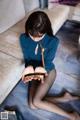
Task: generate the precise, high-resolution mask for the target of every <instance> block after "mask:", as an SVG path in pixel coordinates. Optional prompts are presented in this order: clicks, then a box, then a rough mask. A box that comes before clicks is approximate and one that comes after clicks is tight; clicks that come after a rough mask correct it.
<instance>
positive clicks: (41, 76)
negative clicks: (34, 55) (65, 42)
mask: <svg viewBox="0 0 80 120" xmlns="http://www.w3.org/2000/svg"><path fill="white" fill-rule="evenodd" d="M35 73H44V74H45V76H47V75H48V74H47V71H46V70H45V69H44V68H43V67H36V68H35ZM36 77H37V78H38V80H41V83H44V76H43V75H38V76H36Z"/></svg>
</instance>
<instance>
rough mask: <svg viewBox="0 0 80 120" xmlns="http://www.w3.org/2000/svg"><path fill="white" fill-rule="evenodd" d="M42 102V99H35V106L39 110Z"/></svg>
mask: <svg viewBox="0 0 80 120" xmlns="http://www.w3.org/2000/svg"><path fill="white" fill-rule="evenodd" d="M40 102H41V100H40V99H36V98H34V99H33V105H34V106H36V107H37V108H38V106H39V104H40Z"/></svg>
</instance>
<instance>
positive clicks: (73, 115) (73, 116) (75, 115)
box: [69, 112, 80, 120]
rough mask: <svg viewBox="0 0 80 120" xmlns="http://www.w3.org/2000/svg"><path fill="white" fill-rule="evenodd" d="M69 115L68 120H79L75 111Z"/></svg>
mask: <svg viewBox="0 0 80 120" xmlns="http://www.w3.org/2000/svg"><path fill="white" fill-rule="evenodd" d="M69 115H70V117H71V118H70V120H80V116H79V115H78V114H77V113H76V112H74V113H70V114H69Z"/></svg>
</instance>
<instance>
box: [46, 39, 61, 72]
mask: <svg viewBox="0 0 80 120" xmlns="http://www.w3.org/2000/svg"><path fill="white" fill-rule="evenodd" d="M58 43H59V40H58V39H57V38H56V37H55V38H54V39H53V40H52V42H51V43H50V45H49V48H48V52H47V53H46V57H45V59H44V60H45V69H46V70H47V72H49V71H50V70H52V69H55V66H54V63H53V60H54V58H55V55H56V51H57V47H58Z"/></svg>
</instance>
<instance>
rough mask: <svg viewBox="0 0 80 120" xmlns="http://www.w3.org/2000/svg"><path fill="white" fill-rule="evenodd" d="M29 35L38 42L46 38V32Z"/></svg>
mask: <svg viewBox="0 0 80 120" xmlns="http://www.w3.org/2000/svg"><path fill="white" fill-rule="evenodd" d="M29 36H30V38H31V39H32V40H34V41H36V42H38V41H40V40H42V39H43V38H44V36H45V34H39V35H38V36H32V35H30V34H29Z"/></svg>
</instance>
